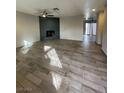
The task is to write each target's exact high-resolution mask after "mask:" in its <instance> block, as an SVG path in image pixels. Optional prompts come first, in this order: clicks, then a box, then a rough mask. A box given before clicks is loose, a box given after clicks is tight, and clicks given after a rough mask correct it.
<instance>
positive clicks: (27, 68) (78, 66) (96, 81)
mask: <svg viewBox="0 0 124 93" xmlns="http://www.w3.org/2000/svg"><path fill="white" fill-rule="evenodd" d="M16 55H17V59H16V60H17V65H16V66H17V69H16V71H17V78H16V80H17V85H16V86H17V93H107V92H106V90H107V58H106V56H105V55H104V54H103V53H102V51H101V47H100V46H97V45H96V44H95V43H94V42H93V41H90V42H85V41H84V42H80V41H73V40H49V41H41V42H36V43H34V44H33V45H32V46H28V47H26V46H25V47H22V48H18V49H17V54H16Z"/></svg>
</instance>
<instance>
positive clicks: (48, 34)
mask: <svg viewBox="0 0 124 93" xmlns="http://www.w3.org/2000/svg"><path fill="white" fill-rule="evenodd" d="M54 35H55V31H53V30H49V31H46V37H54Z"/></svg>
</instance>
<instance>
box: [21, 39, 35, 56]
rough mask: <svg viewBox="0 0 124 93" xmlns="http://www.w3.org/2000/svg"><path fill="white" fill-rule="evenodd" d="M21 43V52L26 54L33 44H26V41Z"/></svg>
mask: <svg viewBox="0 0 124 93" xmlns="http://www.w3.org/2000/svg"><path fill="white" fill-rule="evenodd" d="M23 43H24V47H22V48H21V52H22V53H23V54H26V53H27V52H28V51H29V50H30V47H31V46H32V45H33V43H31V42H28V41H26V40H24V41H23Z"/></svg>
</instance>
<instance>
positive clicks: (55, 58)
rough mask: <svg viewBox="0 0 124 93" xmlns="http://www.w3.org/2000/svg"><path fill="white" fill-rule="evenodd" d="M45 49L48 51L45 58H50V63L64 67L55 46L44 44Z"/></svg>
mask: <svg viewBox="0 0 124 93" xmlns="http://www.w3.org/2000/svg"><path fill="white" fill-rule="evenodd" d="M44 51H47V53H46V55H45V58H47V57H48V58H50V65H53V66H56V67H59V68H62V64H61V62H60V59H59V57H58V55H57V53H56V50H55V49H54V48H52V47H50V46H44Z"/></svg>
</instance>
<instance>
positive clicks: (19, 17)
mask: <svg viewBox="0 0 124 93" xmlns="http://www.w3.org/2000/svg"><path fill="white" fill-rule="evenodd" d="M39 40H40V31H39V18H38V17H36V16H32V15H28V14H24V13H21V12H16V47H19V46H23V45H24V42H29V43H32V42H35V41H39Z"/></svg>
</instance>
